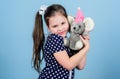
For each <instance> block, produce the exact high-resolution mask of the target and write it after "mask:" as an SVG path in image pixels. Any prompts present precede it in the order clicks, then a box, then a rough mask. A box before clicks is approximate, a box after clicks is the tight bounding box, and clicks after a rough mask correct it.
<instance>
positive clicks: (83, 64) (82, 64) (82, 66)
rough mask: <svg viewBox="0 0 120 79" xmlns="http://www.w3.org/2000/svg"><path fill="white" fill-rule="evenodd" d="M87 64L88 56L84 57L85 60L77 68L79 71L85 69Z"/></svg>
mask: <svg viewBox="0 0 120 79" xmlns="http://www.w3.org/2000/svg"><path fill="white" fill-rule="evenodd" d="M85 64H86V55H85V56H84V57H83V59H82V60H81V62H80V63H79V65H78V66H77V67H76V68H77V69H78V70H82V69H84V67H85Z"/></svg>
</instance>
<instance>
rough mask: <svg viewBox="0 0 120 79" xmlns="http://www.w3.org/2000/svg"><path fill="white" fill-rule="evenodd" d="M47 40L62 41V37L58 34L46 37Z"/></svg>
mask: <svg viewBox="0 0 120 79" xmlns="http://www.w3.org/2000/svg"><path fill="white" fill-rule="evenodd" d="M48 38H49V39H63V37H62V36H60V35H58V34H50V35H49V36H48Z"/></svg>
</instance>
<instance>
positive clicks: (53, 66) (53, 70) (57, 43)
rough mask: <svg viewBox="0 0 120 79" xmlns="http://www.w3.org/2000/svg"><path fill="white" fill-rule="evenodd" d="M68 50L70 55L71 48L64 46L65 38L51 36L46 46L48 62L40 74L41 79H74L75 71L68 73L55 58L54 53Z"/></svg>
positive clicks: (46, 59) (46, 60)
mask: <svg viewBox="0 0 120 79" xmlns="http://www.w3.org/2000/svg"><path fill="white" fill-rule="evenodd" d="M63 50H66V51H67V53H68V55H69V53H70V50H69V48H67V47H65V46H64V45H63V37H61V36H59V35H56V34H50V35H49V36H48V38H47V41H46V43H45V45H44V59H45V62H46V66H45V68H43V70H42V71H41V72H40V76H39V79H73V78H74V69H73V70H71V71H68V70H67V69H65V68H64V67H63V66H61V65H60V64H59V63H58V62H57V60H56V59H55V57H54V55H53V54H54V53H56V52H59V51H63Z"/></svg>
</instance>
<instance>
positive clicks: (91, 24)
mask: <svg viewBox="0 0 120 79" xmlns="http://www.w3.org/2000/svg"><path fill="white" fill-rule="evenodd" d="M83 23H84V24H85V30H86V31H91V30H92V29H93V28H94V25H95V24H94V21H93V19H92V18H90V17H86V18H85V19H84V21H83Z"/></svg>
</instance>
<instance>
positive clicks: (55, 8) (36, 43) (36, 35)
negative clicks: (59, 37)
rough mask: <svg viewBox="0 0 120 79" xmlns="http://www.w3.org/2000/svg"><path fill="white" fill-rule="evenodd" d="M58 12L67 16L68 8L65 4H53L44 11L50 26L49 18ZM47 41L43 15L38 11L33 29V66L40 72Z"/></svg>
mask: <svg viewBox="0 0 120 79" xmlns="http://www.w3.org/2000/svg"><path fill="white" fill-rule="evenodd" d="M56 12H59V13H61V14H62V15H63V16H65V17H66V18H67V13H66V10H65V8H64V7H63V6H61V5H59V4H53V5H51V6H49V7H48V8H47V9H46V10H45V13H44V20H45V23H46V24H47V25H48V26H49V18H50V17H51V16H54V15H55V13H56ZM44 41H45V35H44V30H43V20H42V15H40V14H39V12H37V14H36V17H35V25H34V30H33V58H32V61H33V66H34V68H35V70H37V71H38V72H40V70H41V69H40V64H41V62H42V58H41V52H44V50H43V45H44Z"/></svg>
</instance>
